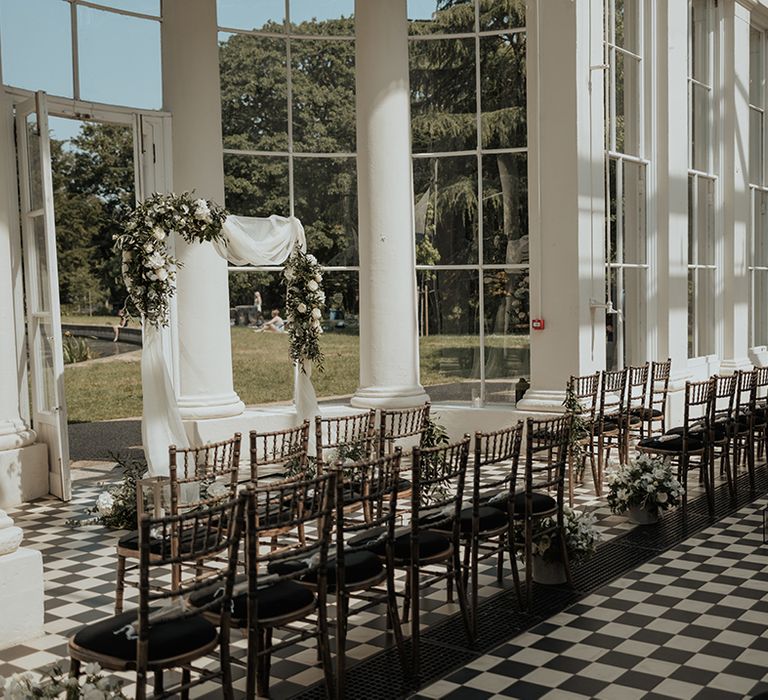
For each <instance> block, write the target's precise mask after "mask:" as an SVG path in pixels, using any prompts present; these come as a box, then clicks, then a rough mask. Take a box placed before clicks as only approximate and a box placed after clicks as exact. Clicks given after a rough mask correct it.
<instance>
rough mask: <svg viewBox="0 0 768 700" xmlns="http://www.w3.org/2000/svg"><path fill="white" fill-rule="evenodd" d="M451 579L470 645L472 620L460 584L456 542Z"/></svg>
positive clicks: (473, 639)
mask: <svg viewBox="0 0 768 700" xmlns="http://www.w3.org/2000/svg"><path fill="white" fill-rule="evenodd" d="M451 568H452V569H453V571H451V576H452V578H454V579H455V581H456V595H457V597H458V599H459V609H460V610H461V619H462V621H463V622H464V631H465V632H466V634H467V638H468V639H469V641H470V644H471V643H474V641H475V637H474V634H473V633H472V618H471V617H470V614H469V604H468V601H467V591H466V589H465V588H464V586H463V585H462V583H461V563H460V557H459V547H458V542H455V543H454V547H453V566H452V567H451Z"/></svg>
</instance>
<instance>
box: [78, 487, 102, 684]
mask: <svg viewBox="0 0 768 700" xmlns="http://www.w3.org/2000/svg"><path fill="white" fill-rule="evenodd" d="M101 495H102V496H103V495H104V494H101ZM83 671H85V673H86V674H87V675H89V676H95V675H96V674H97V673H98V672H99V671H101V666H99V664H97V663H95V662H90V663H87V664H85V666H83Z"/></svg>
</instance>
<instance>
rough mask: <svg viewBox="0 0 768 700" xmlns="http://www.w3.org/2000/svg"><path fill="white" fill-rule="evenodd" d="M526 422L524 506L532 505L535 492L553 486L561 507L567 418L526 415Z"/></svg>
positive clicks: (566, 452)
mask: <svg viewBox="0 0 768 700" xmlns="http://www.w3.org/2000/svg"><path fill="white" fill-rule="evenodd" d="M525 423H526V441H525V494H526V499H525V500H526V509H530V508H532V502H531V499H532V497H533V492H534V491H539V490H547V491H548V490H550V489H551V488H552V487H554V488H555V489H556V497H557V502H558V504H559V505H560V506H562V503H563V488H564V483H565V469H566V465H567V462H568V443H569V440H570V420H569V417H568V416H562V417H558V418H548V419H545V420H534V419H533V418H528V419H527V420H526V422H525ZM528 436H531V437H530V438H529V437H528ZM533 436H535V439H533ZM531 512H532V511H531Z"/></svg>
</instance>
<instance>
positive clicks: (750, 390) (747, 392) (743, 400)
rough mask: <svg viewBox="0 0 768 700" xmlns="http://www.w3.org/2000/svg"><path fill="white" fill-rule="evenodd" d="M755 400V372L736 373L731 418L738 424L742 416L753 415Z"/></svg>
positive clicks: (743, 371) (742, 371)
mask: <svg viewBox="0 0 768 700" xmlns="http://www.w3.org/2000/svg"><path fill="white" fill-rule="evenodd" d="M756 400H757V370H754V369H753V370H748V371H747V370H741V371H738V372H736V395H735V397H734V400H733V417H734V420H736V421H737V422H738V420H739V418H740V417H742V416H749V415H751V414H752V413H754V410H755V403H756Z"/></svg>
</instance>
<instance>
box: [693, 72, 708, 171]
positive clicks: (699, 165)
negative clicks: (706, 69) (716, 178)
mask: <svg viewBox="0 0 768 700" xmlns="http://www.w3.org/2000/svg"><path fill="white" fill-rule="evenodd" d="M711 96H712V93H711V91H710V90H709V88H706V87H703V86H702V85H698V84H696V83H691V102H692V105H691V109H692V111H691V136H692V138H693V142H692V144H691V165H692V166H693V168H694V170H700V171H702V172H707V171H709V152H710V139H711V133H710V131H711V127H712V118H711V112H712V99H711Z"/></svg>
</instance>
